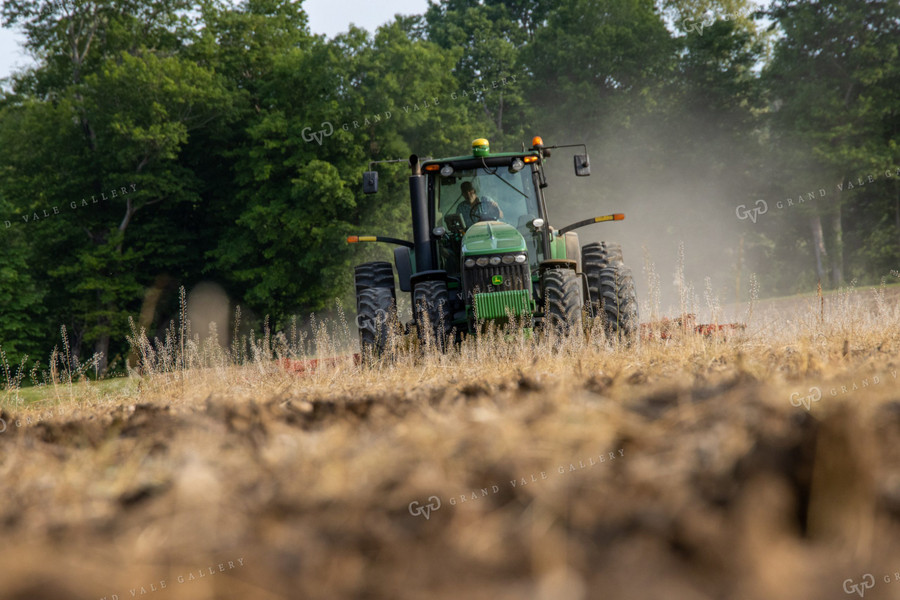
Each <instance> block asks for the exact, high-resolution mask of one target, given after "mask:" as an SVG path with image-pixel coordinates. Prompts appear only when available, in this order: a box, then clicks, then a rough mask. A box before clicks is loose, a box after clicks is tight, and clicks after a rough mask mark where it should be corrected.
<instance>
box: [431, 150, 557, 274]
mask: <svg viewBox="0 0 900 600" xmlns="http://www.w3.org/2000/svg"><path fill="white" fill-rule="evenodd" d="M532 174H533V172H532V170H531V169H530V168H528V167H526V168H524V169H522V170H520V171H518V172H512V171H510V169H509V167H504V166H500V167H491V168H488V167H479V168H477V169H469V170H458V171H456V172H454V173H453V175H452V176H450V177H443V176H437V177H436V178H435V185H434V201H435V219H434V221H435V226H439V227H443V228H444V229H445V230H446V231H448V232H449V233H450V235H447V236H444V237H443V238H442V239H441V242H440V244H439V263H440V265H441V268H442V269H445V270H446V271H447V272H448V273H450V274H451V275H456V274H459V272H460V265H459V256H460V250H461V247H460V241H461V237H462V234H463V233H465V231H466V230H467V229H468V228H469V227H471V226H472V225H474V224H475V223H478V222H479V221H501V222H504V223H508V224H509V225H512V226H513V227H515V228H516V229H517V230H518V231H519V233H521V234H522V237H523V238H525V246H526V248H527V249H528V258H529V261H528V262H529V265H530V267H531V269H532V270H536V269H537V268H538V264H539V263H540V261H541V260H543V254H544V253H543V248H542V247H541V244H540V243H539V237H538V236H537V234H536V232H535V230H534V229H533V228H532V227H531V222H532V221H534V220H535V219H536V218H538V217H539V216H541V213H540V210H539V208H538V199H537V194H536V193H535V189H534V180H533V179H532Z"/></svg>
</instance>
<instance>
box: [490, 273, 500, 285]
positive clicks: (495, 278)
mask: <svg viewBox="0 0 900 600" xmlns="http://www.w3.org/2000/svg"><path fill="white" fill-rule="evenodd" d="M501 283H503V275H494V276H493V277H491V284H492V285H500V284H501Z"/></svg>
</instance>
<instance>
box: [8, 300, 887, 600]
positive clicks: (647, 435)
mask: <svg viewBox="0 0 900 600" xmlns="http://www.w3.org/2000/svg"><path fill="white" fill-rule="evenodd" d="M690 294H691V292H690V291H688V292H686V293H685V295H684V296H683V297H684V298H686V300H685V303H687V304H689V303H690V298H689V297H690ZM882 294H883V291H882ZM707 303H708V304H709V305H710V307H714V308H715V309H716V310H717V311H719V310H720V309H719V308H718V306H717V303H716V302H715V301H714V299H710V298H709V296H708V294H707ZM650 308H652V307H650ZM683 308H688V309H690V308H691V307H690V306H683ZM644 312H645V314H650V313H651V312H652V310H649V309H645V311H644ZM751 313H752V314H751ZM742 317H743V318H745V319H748V320H749V323H748V325H749V326H748V328H747V329H746V330H745V331H743V332H737V333H736V335H732V336H730V337H728V338H727V339H723V338H701V337H697V336H693V335H686V336H676V337H675V338H674V339H669V340H665V341H663V340H657V341H643V342H638V343H637V344H635V345H633V346H622V345H617V344H615V343H612V342H611V341H609V340H607V339H605V338H604V337H603V336H602V335H601V334H600V333H599V332H597V331H595V332H593V334H592V335H591V336H588V337H586V338H579V339H572V340H543V339H537V340H526V339H524V338H522V337H520V336H515V335H504V334H503V333H502V332H495V333H493V334H489V335H485V336H481V337H479V338H477V339H469V340H467V341H466V342H465V343H464V344H463V346H462V347H461V348H456V349H454V350H453V351H451V352H450V353H448V354H446V355H440V354H437V353H434V352H427V351H425V350H422V349H418V348H410V347H407V346H406V345H404V344H402V343H398V345H397V347H396V348H395V351H394V354H393V356H391V357H390V358H391V360H382V361H370V362H367V363H365V364H361V365H356V364H354V363H353V361H352V360H350V359H347V360H344V361H338V362H337V363H335V364H326V365H324V366H322V367H321V368H319V369H318V370H316V371H315V372H313V373H311V374H309V375H307V376H304V377H298V376H297V375H294V374H292V373H289V372H286V371H284V370H282V369H280V368H279V367H278V362H277V359H279V358H283V357H291V356H299V355H305V356H311V355H318V356H336V355H341V354H343V353H345V352H347V351H348V350H349V346H348V344H349V340H350V339H352V337H353V336H352V335H351V333H350V328H349V327H348V326H347V325H346V323H345V322H344V321H343V320H342V319H338V321H337V322H336V323H333V324H322V323H317V324H314V325H313V326H312V327H311V329H310V331H312V332H313V334H312V335H302V334H300V333H298V332H297V331H296V329H294V331H288V332H286V333H285V334H283V335H282V334H279V335H275V334H272V333H270V332H268V331H264V332H263V333H262V334H261V335H259V336H257V338H256V339H248V340H245V341H242V342H238V343H236V344H234V345H233V346H231V347H230V348H228V349H223V348H221V347H220V346H219V344H218V342H217V341H216V339H215V337H210V338H207V340H206V341H204V342H201V341H200V340H199V338H197V337H196V336H194V335H192V334H191V333H190V330H189V327H188V325H187V323H184V324H183V325H174V326H173V328H172V330H170V335H169V336H167V338H166V339H165V340H162V341H160V342H158V343H151V342H150V341H149V340H146V338H144V337H143V336H142V334H141V332H137V331H136V332H135V333H134V335H133V336H132V343H133V345H134V347H135V348H136V351H137V352H138V355H139V356H141V357H142V361H141V365H140V373H138V372H134V373H133V374H132V377H133V378H135V379H137V380H139V382H140V386H139V390H138V391H137V392H132V393H124V392H123V393H119V394H118V395H115V394H113V395H109V396H106V397H102V396H101V395H99V394H95V395H94V396H93V397H92V396H91V394H92V392H91V390H92V389H93V388H92V386H91V385H88V384H85V383H81V384H78V385H81V386H82V387H81V388H78V386H77V385H75V384H72V385H73V386H74V387H73V388H71V389H73V390H74V389H76V388H77V389H81V390H82V392H81V393H79V394H76V393H74V392H72V393H71V394H68V395H67V394H60V395H58V396H56V399H55V400H54V401H53V403H52V404H45V405H42V406H36V407H32V408H24V407H23V406H21V405H19V406H18V407H17V406H16V404H15V399H14V398H13V397H10V398H8V399H7V403H6V404H5V405H4V408H3V411H2V412H0V418H2V419H4V421H5V422H6V423H7V424H9V423H11V422H14V421H15V420H16V418H19V420H20V422H21V418H22V417H23V416H26V415H32V416H34V415H37V414H40V411H44V414H46V412H47V411H53V410H55V411H57V412H56V413H53V414H50V415H49V416H48V417H46V418H44V419H43V420H42V422H40V423H32V424H30V425H21V426H18V427H10V426H7V430H6V431H5V432H4V433H2V434H0V477H2V482H3V488H4V494H2V497H0V532H2V536H3V540H4V543H3V545H2V550H0V561H2V564H3V565H4V574H5V576H4V577H3V578H0V596H2V597H4V598H22V599H25V598H28V599H29V600H40V599H44V598H47V599H50V598H53V599H58V598H91V599H99V598H103V597H106V598H110V599H111V598H112V597H113V595H114V594H115V595H117V596H118V598H120V599H124V598H131V597H137V596H145V597H153V598H160V599H162V598H210V599H211V598H234V599H249V600H254V599H269V598H272V599H274V598H404V599H405V598H458V597H465V598H515V599H521V598H535V599H557V598H566V599H568V598H573V599H578V598H648V599H650V598H653V599H655V598H666V599H673V600H678V599H695V598H696V599H701V598H765V599H767V600H779V599H782V598H783V599H788V598H790V599H791V600H795V599H797V598H816V599H821V598H841V597H847V594H846V593H845V591H844V589H843V585H844V581H845V580H847V579H852V580H853V582H851V583H850V584H848V585H852V584H853V583H855V582H859V581H861V576H862V575H863V574H864V573H871V574H873V575H874V577H875V582H876V585H875V587H874V589H868V590H867V593H866V597H867V598H868V597H873V598H888V597H894V596H896V595H897V593H898V592H897V590H900V580H898V581H896V582H894V579H893V573H894V572H895V571H898V572H900V543H898V541H897V540H900V528H898V521H897V518H898V515H900V447H898V445H897V444H896V439H897V436H898V434H900V394H898V387H897V381H898V379H897V370H898V364H897V363H898V360H897V355H898V351H900V312H898V307H897V305H896V304H895V303H894V302H893V301H892V300H891V299H889V298H886V297H885V296H884V295H882V296H877V292H876V293H875V294H873V293H871V292H869V293H866V294H861V293H855V292H852V291H845V292H844V293H842V294H838V295H836V296H835V297H833V298H827V299H825V304H824V306H822V305H820V304H818V303H812V305H811V306H808V307H807V306H804V305H802V303H801V304H800V305H798V307H797V309H796V310H795V311H794V313H793V314H791V315H789V316H787V317H786V316H785V315H784V314H783V313H782V314H776V313H771V312H769V313H767V312H766V311H765V309H764V308H761V307H760V306H758V305H756V306H754V307H753V308H752V309H751V310H750V311H745V312H743V313H742ZM235 363H237V364H235ZM876 377H877V378H878V382H877V383H875V378H876ZM810 388H819V389H820V390H821V397H820V399H819V400H818V401H817V402H810V404H809V406H810V409H809V410H807V409H806V408H805V407H804V406H803V405H802V403H800V402H795V403H796V404H798V406H795V405H793V404H792V402H791V400H792V399H794V400H795V401H796V400H797V399H801V398H804V397H806V396H809V395H811V393H810V391H809V390H810ZM63 389H66V388H63ZM842 390H846V391H842ZM13 391H14V389H13V390H11V392H13ZM60 409H62V411H63V412H62V414H59V411H60ZM610 453H613V456H614V458H610V456H609V454H610ZM601 456H603V457H604V462H602V463H601V462H599V460H600V457H601ZM591 463H593V464H591ZM560 469H562V471H560ZM513 481H515V482H516V485H515V486H513V485H512V482H513ZM495 490H496V491H495ZM473 494H474V497H473ZM432 496H434V497H437V498H439V499H440V502H441V506H440V508H439V509H437V510H434V511H432V512H430V513H429V518H428V519H426V518H424V516H413V515H412V514H410V505H411V503H417V504H413V505H412V507H413V508H415V507H416V506H419V507H421V506H423V505H426V504H427V503H429V502H430V503H431V504H432V505H436V503H435V501H434V499H432V500H429V498H431V497H432ZM461 496H463V497H465V498H466V501H465V502H463V501H462V499H461ZM451 498H452V499H453V502H452V503H451ZM238 559H241V560H242V564H239V563H238ZM228 561H232V563H233V565H234V566H233V568H232V567H229V566H228ZM220 564H221V565H222V568H224V571H222V570H220V566H219V565H220ZM210 567H212V570H213V571H214V572H215V574H212V573H210V572H209V568H210ZM201 569H203V570H205V571H204V573H205V576H204V577H203V578H199V575H198V570H201ZM191 573H193V574H194V576H195V580H193V581H191V580H189V579H188V577H189V574H191ZM885 575H890V579H891V581H892V582H891V583H885V582H884V576H885ZM179 576H182V577H183V578H184V583H179V582H178V577H179ZM160 581H165V582H166V587H165V589H161V584H160ZM151 584H153V585H154V587H155V589H156V591H151V587H150V586H151ZM141 587H143V588H144V591H145V592H146V593H145V594H142V591H141ZM895 588H896V589H895ZM131 590H134V596H133V595H132V593H131Z"/></svg>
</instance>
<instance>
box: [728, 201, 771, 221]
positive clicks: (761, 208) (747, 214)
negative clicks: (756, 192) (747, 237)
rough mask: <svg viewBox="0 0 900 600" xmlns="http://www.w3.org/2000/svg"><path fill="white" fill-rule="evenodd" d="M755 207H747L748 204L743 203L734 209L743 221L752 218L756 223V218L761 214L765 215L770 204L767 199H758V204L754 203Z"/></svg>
mask: <svg viewBox="0 0 900 600" xmlns="http://www.w3.org/2000/svg"><path fill="white" fill-rule="evenodd" d="M754 206H755V208H749V209H748V208H747V205H746V204H741V205H739V206H738V207H737V209H736V210H735V211H734V212H735V213H736V214H737V218H738V219H740V220H741V221H743V220H745V219H750V220H751V221H753V222H754V223H756V219H757V218H758V217H759V215H764V214H766V213H767V212H769V205H768V204H767V203H766V201H765V200H757V201H756V204H754Z"/></svg>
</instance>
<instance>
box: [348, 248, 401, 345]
mask: <svg viewBox="0 0 900 600" xmlns="http://www.w3.org/2000/svg"><path fill="white" fill-rule="evenodd" d="M355 281H356V325H357V327H358V328H359V347H360V351H361V352H362V354H363V356H365V355H375V356H379V355H381V354H382V353H384V351H385V350H386V349H387V347H388V341H389V337H390V334H391V330H392V328H393V325H394V324H395V323H396V321H397V319H396V298H395V297H396V294H395V292H394V270H393V267H391V263H389V262H383V261H379V262H368V263H364V264H361V265H359V266H357V267H356V269H355Z"/></svg>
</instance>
